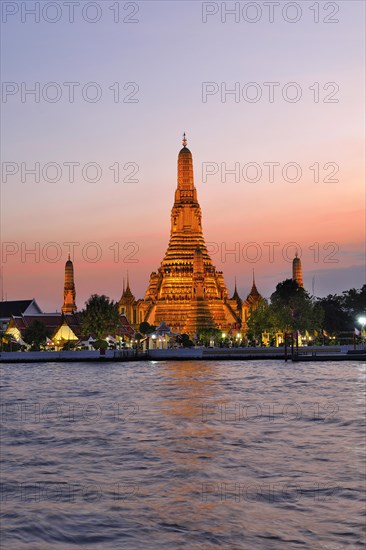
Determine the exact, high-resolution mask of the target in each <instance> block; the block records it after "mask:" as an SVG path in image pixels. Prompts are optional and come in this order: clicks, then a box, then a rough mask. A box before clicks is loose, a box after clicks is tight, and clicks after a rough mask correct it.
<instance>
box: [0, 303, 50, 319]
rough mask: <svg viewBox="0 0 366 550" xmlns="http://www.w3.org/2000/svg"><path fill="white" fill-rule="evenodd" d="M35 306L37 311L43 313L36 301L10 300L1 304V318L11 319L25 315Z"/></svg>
mask: <svg viewBox="0 0 366 550" xmlns="http://www.w3.org/2000/svg"><path fill="white" fill-rule="evenodd" d="M32 304H33V306H34V308H35V310H36V311H37V310H38V313H42V311H41V309H40V307H39V306H38V304H37V302H36V301H35V300H34V298H33V299H32V300H10V301H5V302H0V318H5V319H6V318H10V317H12V316H13V315H14V316H20V315H23V313H25V312H26V311H27V309H28V308H29V306H30V305H32Z"/></svg>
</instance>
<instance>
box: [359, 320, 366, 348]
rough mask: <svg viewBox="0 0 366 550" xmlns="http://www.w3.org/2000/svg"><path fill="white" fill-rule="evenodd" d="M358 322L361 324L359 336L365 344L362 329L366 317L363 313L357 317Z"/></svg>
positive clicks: (365, 322)
mask: <svg viewBox="0 0 366 550" xmlns="http://www.w3.org/2000/svg"><path fill="white" fill-rule="evenodd" d="M358 322H359V323H360V325H361V338H362V345H363V346H364V345H365V336H364V330H365V325H366V317H365V316H364V315H361V317H359V318H358Z"/></svg>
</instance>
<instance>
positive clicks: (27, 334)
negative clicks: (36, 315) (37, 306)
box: [23, 319, 50, 351]
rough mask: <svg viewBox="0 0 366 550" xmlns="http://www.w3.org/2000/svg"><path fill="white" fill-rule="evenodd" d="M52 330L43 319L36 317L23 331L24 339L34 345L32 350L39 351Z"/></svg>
mask: <svg viewBox="0 0 366 550" xmlns="http://www.w3.org/2000/svg"><path fill="white" fill-rule="evenodd" d="M49 336H50V331H49V330H48V328H47V327H46V325H45V324H44V323H42V321H39V320H38V319H36V320H35V321H33V322H32V323H31V324H30V325H29V326H28V327H27V328H26V329H25V331H24V332H23V340H24V341H25V342H27V344H30V345H31V346H32V350H35V351H38V350H39V349H40V347H41V345H45V343H46V340H47V338H48V337H49Z"/></svg>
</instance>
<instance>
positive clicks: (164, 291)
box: [118, 134, 262, 336]
mask: <svg viewBox="0 0 366 550" xmlns="http://www.w3.org/2000/svg"><path fill="white" fill-rule="evenodd" d="M261 299H262V297H261V296H260V294H259V292H258V290H257V288H256V286H255V282H254V279H253V287H252V290H251V292H250V294H249V295H248V297H247V300H246V301H245V302H242V300H241V299H240V296H239V294H238V291H237V288H236V281H235V291H234V294H233V296H232V298H229V294H228V290H227V287H226V284H225V281H224V275H223V273H222V271H217V270H216V268H215V266H214V265H213V264H212V260H211V258H210V255H209V253H208V251H207V247H206V244H205V240H204V237H203V230H202V213H201V208H200V205H199V203H198V199H197V190H196V188H195V186H194V177H193V159H192V153H191V152H190V150H189V149H188V148H187V140H186V137H185V134H184V137H183V148H182V149H181V150H180V152H179V155H178V183H177V188H176V191H175V200H174V205H173V208H172V211H171V229H170V240H169V245H168V249H167V251H166V253H165V256H164V258H163V261H162V262H161V265H160V267H159V269H158V270H157V271H156V272H153V273H151V275H150V281H149V286H148V289H147V291H146V293H145V297H144V299H142V300H141V299H140V300H136V299H135V297H134V295H133V294H132V292H131V289H130V284H129V280H128V277H127V286H126V287H125V284H123V293H122V296H121V299H120V301H119V303H118V306H119V312H120V313H121V314H124V315H126V316H127V318H128V320H129V321H130V323H131V324H132V325H134V327H135V328H136V330H138V326H139V324H140V323H141V322H143V321H145V322H148V323H149V324H150V325H155V326H157V325H160V324H161V323H162V322H165V323H166V324H167V325H168V326H169V328H170V329H171V330H172V331H173V332H175V333H187V334H189V335H191V336H193V335H195V334H197V333H198V332H199V331H200V330H202V329H210V328H216V329H219V330H221V331H223V332H225V333H227V334H233V332H240V331H241V328H243V329H244V331H245V329H246V321H247V319H248V317H249V315H250V311H253V310H254V309H255V308H256V307H257V305H258V303H259V301H260V300H261Z"/></svg>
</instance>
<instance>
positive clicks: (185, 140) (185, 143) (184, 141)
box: [182, 132, 187, 147]
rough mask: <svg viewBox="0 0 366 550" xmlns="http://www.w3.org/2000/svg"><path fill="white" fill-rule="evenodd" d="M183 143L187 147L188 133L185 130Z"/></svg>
mask: <svg viewBox="0 0 366 550" xmlns="http://www.w3.org/2000/svg"><path fill="white" fill-rule="evenodd" d="M182 144H183V147H187V138H186V133H185V132H184V134H183V140H182Z"/></svg>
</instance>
